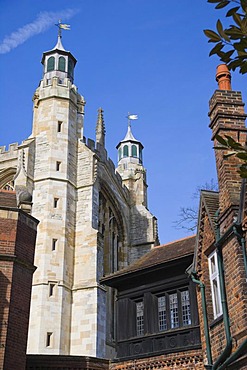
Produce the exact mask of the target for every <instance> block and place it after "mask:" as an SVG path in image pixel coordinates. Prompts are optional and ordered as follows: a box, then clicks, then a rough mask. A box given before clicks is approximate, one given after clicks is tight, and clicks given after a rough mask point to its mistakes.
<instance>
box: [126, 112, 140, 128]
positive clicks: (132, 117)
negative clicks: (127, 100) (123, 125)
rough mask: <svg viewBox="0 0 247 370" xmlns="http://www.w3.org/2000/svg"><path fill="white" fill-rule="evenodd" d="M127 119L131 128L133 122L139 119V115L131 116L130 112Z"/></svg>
mask: <svg viewBox="0 0 247 370" xmlns="http://www.w3.org/2000/svg"><path fill="white" fill-rule="evenodd" d="M127 118H128V127H131V121H133V120H136V119H138V115H137V114H130V112H128V116H127Z"/></svg>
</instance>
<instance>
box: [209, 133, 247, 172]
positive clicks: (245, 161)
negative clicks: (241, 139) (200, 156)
mask: <svg viewBox="0 0 247 370" xmlns="http://www.w3.org/2000/svg"><path fill="white" fill-rule="evenodd" d="M215 139H216V140H217V141H218V143H219V144H220V145H217V146H215V147H214V149H216V150H225V151H226V154H224V155H223V157H224V158H225V159H226V158H229V157H231V156H233V155H234V156H236V157H237V158H239V159H240V160H241V161H242V164H240V167H239V169H238V172H239V174H240V176H241V177H242V178H247V146H246V145H242V144H240V143H238V142H237V141H235V140H234V139H233V138H232V137H231V136H228V135H225V136H224V138H223V137H222V136H220V135H216V136H215Z"/></svg>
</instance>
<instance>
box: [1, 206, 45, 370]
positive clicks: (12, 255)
mask: <svg viewBox="0 0 247 370" xmlns="http://www.w3.org/2000/svg"><path fill="white" fill-rule="evenodd" d="M37 223H38V221H37V220H35V219H34V218H33V217H31V216H29V215H27V214H25V213H24V212H22V211H20V210H18V209H14V208H6V207H5V208H2V207H0V280H1V281H0V324H1V333H0V369H3V370H16V369H18V370H24V369H25V363H26V342H27V331H28V320H29V308H30V296H31V285H32V274H33V272H34V269H35V268H34V265H33V258H34V246H35V239H36V228H37Z"/></svg>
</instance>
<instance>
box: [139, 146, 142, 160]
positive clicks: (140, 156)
mask: <svg viewBox="0 0 247 370" xmlns="http://www.w3.org/2000/svg"><path fill="white" fill-rule="evenodd" d="M139 158H140V161H141V162H142V149H141V148H140V150H139Z"/></svg>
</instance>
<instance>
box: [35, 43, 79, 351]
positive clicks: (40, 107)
mask: <svg viewBox="0 0 247 370" xmlns="http://www.w3.org/2000/svg"><path fill="white" fill-rule="evenodd" d="M42 64H43V67H44V72H43V78H42V80H41V83H40V86H39V87H38V89H37V90H36V92H35V94H34V98H33V100H34V114H33V132H32V136H31V137H33V138H34V140H35V151H34V163H35V165H34V172H33V209H32V215H33V216H34V217H36V218H37V219H39V220H40V228H39V231H38V236H37V242H36V254H35V265H36V266H38V269H37V271H36V273H35V275H34V279H33V289H32V302H31V316H30V329H29V342H28V352H30V353H56V354H68V353H69V351H70V319H71V306H72V294H71V293H72V292H71V288H72V285H73V265H74V244H75V222H76V204H75V201H76V196H77V194H76V180H77V153H78V140H79V139H80V138H81V131H82V124H83V114H84V105H85V101H84V99H83V97H82V96H81V95H79V94H78V93H77V88H76V86H75V85H73V78H74V77H73V76H74V67H75V64H76V60H75V58H74V57H73V55H72V54H71V53H70V52H68V51H65V50H64V48H63V46H62V43H61V36H58V42H57V44H56V46H55V47H54V49H52V50H50V51H48V52H45V53H43V58H42ZM38 333H39V334H38Z"/></svg>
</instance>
